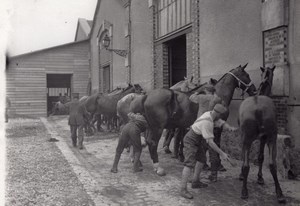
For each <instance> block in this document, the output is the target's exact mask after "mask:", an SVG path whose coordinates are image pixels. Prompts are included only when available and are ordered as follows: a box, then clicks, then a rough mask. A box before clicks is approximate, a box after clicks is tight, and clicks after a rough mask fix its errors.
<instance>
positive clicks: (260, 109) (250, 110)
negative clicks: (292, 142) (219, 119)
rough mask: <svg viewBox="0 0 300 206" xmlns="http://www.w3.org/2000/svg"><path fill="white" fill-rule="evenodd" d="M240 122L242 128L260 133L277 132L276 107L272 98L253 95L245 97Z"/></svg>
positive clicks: (241, 107)
mask: <svg viewBox="0 0 300 206" xmlns="http://www.w3.org/2000/svg"><path fill="white" fill-rule="evenodd" d="M239 122H240V126H241V128H242V130H246V131H248V132H251V130H255V129H256V130H258V131H257V132H258V133H265V132H272V133H273V132H276V131H277V125H276V109H275V105H274V103H273V101H272V99H271V98H269V97H267V96H252V97H248V98H247V99H245V100H244V101H243V102H242V104H241V106H240V109H239Z"/></svg>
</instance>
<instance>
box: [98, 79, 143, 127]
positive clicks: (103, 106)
mask: <svg viewBox="0 0 300 206" xmlns="http://www.w3.org/2000/svg"><path fill="white" fill-rule="evenodd" d="M142 91H143V89H142V87H141V86H140V85H139V84H134V85H131V84H129V85H128V87H127V88H125V89H124V90H123V91H122V92H117V93H116V94H112V95H102V96H101V97H100V98H98V100H97V113H98V114H102V115H104V116H106V117H107V119H108V125H107V126H108V130H109V131H111V129H112V125H110V124H109V123H110V122H112V120H113V118H117V103H118V101H119V100H120V99H121V98H123V97H124V96H126V95H127V94H130V93H141V92H142Z"/></svg>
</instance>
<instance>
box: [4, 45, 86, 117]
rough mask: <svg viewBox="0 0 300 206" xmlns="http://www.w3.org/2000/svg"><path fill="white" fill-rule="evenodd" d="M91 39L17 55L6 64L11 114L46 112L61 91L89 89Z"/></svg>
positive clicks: (81, 94)
mask: <svg viewBox="0 0 300 206" xmlns="http://www.w3.org/2000/svg"><path fill="white" fill-rule="evenodd" d="M89 65H90V64H89V41H88V40H82V41H78V42H74V43H69V44H65V45H60V46H56V47H52V48H47V49H43V50H40V51H35V52H32V53H27V54H22V55H18V56H14V57H12V58H10V59H9V64H8V65H7V68H6V86H7V87H6V94H7V96H8V97H9V98H10V101H11V108H10V115H27V116H38V117H41V116H47V114H48V113H49V111H51V109H52V104H53V102H55V101H58V98H59V96H60V94H61V95H62V96H64V95H66V96H68V97H69V98H71V97H72V94H74V93H79V96H80V97H82V96H84V95H86V93H87V86H88V81H89Z"/></svg>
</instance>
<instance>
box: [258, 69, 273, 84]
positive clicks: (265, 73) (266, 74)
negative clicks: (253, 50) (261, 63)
mask: <svg viewBox="0 0 300 206" xmlns="http://www.w3.org/2000/svg"><path fill="white" fill-rule="evenodd" d="M275 67H276V66H273V67H272V68H270V67H266V68H264V67H260V70H261V72H262V73H261V81H262V83H264V82H269V83H270V85H272V82H273V76H274V70H275Z"/></svg>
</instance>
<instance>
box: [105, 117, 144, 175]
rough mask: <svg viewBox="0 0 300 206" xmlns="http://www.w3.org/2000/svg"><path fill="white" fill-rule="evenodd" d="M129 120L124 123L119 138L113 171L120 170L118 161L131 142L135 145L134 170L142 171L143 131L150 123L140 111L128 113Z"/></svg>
mask: <svg viewBox="0 0 300 206" xmlns="http://www.w3.org/2000/svg"><path fill="white" fill-rule="evenodd" d="M128 118H129V122H128V123H127V124H126V125H124V127H123V128H122V131H121V136H120V138H119V142H118V146H117V148H116V155H115V159H114V163H113V167H112V169H111V170H110V171H111V172H113V173H117V172H118V163H119V160H120V157H121V154H122V152H123V150H124V148H125V147H127V145H128V143H129V142H130V143H131V144H132V145H133V153H134V161H133V172H141V171H143V169H142V168H141V165H142V164H141V161H140V156H141V153H142V143H141V133H142V132H145V131H146V129H147V127H148V123H147V120H146V119H145V117H144V116H143V115H142V114H140V113H136V114H135V113H132V112H130V113H128Z"/></svg>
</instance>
